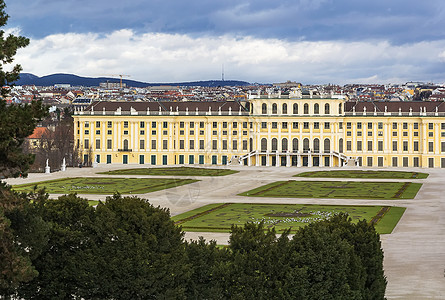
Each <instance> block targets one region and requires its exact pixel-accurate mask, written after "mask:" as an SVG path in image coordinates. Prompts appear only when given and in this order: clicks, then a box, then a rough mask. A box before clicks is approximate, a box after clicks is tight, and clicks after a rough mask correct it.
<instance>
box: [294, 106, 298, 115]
mask: <svg viewBox="0 0 445 300" xmlns="http://www.w3.org/2000/svg"><path fill="white" fill-rule="evenodd" d="M293 113H294V115H298V104H297V103H294V112H293Z"/></svg>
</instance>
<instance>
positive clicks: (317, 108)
mask: <svg viewBox="0 0 445 300" xmlns="http://www.w3.org/2000/svg"><path fill="white" fill-rule="evenodd" d="M319 113H320V105H318V103H315V104H314V115H318V114H319Z"/></svg>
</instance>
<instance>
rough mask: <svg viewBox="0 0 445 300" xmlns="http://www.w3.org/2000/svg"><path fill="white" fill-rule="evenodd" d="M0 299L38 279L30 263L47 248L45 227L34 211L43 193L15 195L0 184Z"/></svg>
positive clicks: (44, 196)
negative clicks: (22, 284) (26, 283)
mask: <svg viewBox="0 0 445 300" xmlns="http://www.w3.org/2000/svg"><path fill="white" fill-rule="evenodd" d="M0 185H1V186H0V241H1V242H0V270H1V272H0V298H1V296H3V297H4V298H5V299H8V297H9V296H10V295H13V294H15V292H16V289H17V287H18V286H19V285H20V284H21V283H23V282H27V281H30V280H31V279H33V278H34V277H36V276H37V274H38V272H37V271H36V270H35V268H34V266H33V265H32V260H33V259H34V258H35V257H36V255H38V254H39V253H40V252H41V251H42V248H43V246H44V245H46V240H47V238H46V237H47V232H48V227H47V225H46V224H45V222H44V221H43V220H42V218H41V217H40V216H39V214H38V213H37V211H36V203H38V202H39V201H40V199H44V198H46V197H47V195H45V194H44V193H42V192H40V193H36V194H33V195H32V196H31V194H29V195H27V194H18V193H15V192H13V191H11V189H10V187H8V186H6V185H5V184H4V183H0Z"/></svg>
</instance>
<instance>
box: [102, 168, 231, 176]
mask: <svg viewBox="0 0 445 300" xmlns="http://www.w3.org/2000/svg"><path fill="white" fill-rule="evenodd" d="M235 173H238V171H234V170H230V169H222V168H221V169H207V168H193V167H171V168H138V169H121V170H115V171H108V172H102V173H99V174H107V175H155V176H225V175H230V174H235Z"/></svg>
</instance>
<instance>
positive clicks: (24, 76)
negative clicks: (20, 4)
mask: <svg viewBox="0 0 445 300" xmlns="http://www.w3.org/2000/svg"><path fill="white" fill-rule="evenodd" d="M107 81H109V82H119V81H120V79H119V78H111V77H97V78H90V77H81V76H77V75H72V74H51V75H47V76H42V77H38V76H35V75H33V74H30V73H21V74H20V79H19V80H18V81H16V82H15V84H16V85H36V86H52V85H55V84H70V85H71V86H88V87H90V86H99V84H100V83H101V82H107ZM122 82H123V83H125V84H126V85H127V87H147V86H157V85H170V86H205V87H217V86H244V85H250V83H249V82H246V81H239V80H224V81H222V80H203V81H191V82H170V83H147V82H141V81H135V80H128V79H122Z"/></svg>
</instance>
